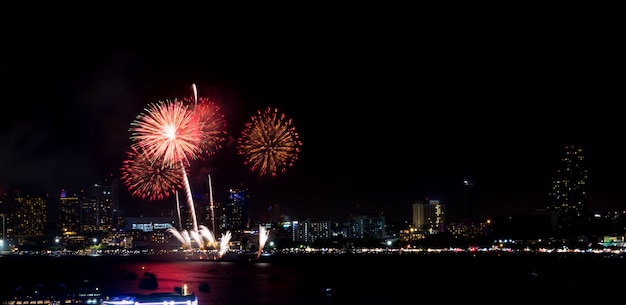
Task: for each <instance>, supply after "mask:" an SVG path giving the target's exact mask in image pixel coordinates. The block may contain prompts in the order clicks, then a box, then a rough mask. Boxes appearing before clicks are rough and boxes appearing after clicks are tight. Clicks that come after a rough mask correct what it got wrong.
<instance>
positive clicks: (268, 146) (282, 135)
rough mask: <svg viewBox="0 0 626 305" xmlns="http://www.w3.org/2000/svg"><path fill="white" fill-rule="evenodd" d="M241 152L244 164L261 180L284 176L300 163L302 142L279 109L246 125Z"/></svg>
mask: <svg viewBox="0 0 626 305" xmlns="http://www.w3.org/2000/svg"><path fill="white" fill-rule="evenodd" d="M238 141H239V143H238V147H237V151H238V153H239V154H240V155H243V156H244V158H245V160H244V164H246V165H249V166H250V169H251V170H252V171H257V172H258V173H259V174H260V175H261V176H266V175H271V176H272V177H275V176H276V175H277V174H278V173H284V172H285V171H286V170H287V168H289V167H292V166H293V165H294V162H295V161H296V160H297V159H298V154H299V153H300V147H301V146H302V142H301V141H300V136H299V135H298V133H297V132H296V129H295V127H294V126H293V124H292V120H291V119H290V118H289V119H288V118H287V117H286V115H285V114H284V113H280V112H279V111H278V109H276V108H274V109H273V110H272V109H271V108H267V109H265V110H264V111H260V110H259V111H258V115H256V116H252V119H251V121H250V122H248V123H246V124H245V128H244V130H243V131H242V136H241V137H240V138H239V139H238Z"/></svg>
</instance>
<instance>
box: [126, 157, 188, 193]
mask: <svg viewBox="0 0 626 305" xmlns="http://www.w3.org/2000/svg"><path fill="white" fill-rule="evenodd" d="M126 155H127V159H125V160H124V161H123V162H122V168H121V169H120V170H121V172H122V174H121V180H122V181H123V182H124V184H125V185H126V186H127V187H128V190H129V191H131V195H132V196H135V197H140V198H141V199H146V198H147V199H148V200H150V201H154V200H162V199H164V198H168V197H169V196H170V195H172V194H174V192H176V190H177V189H180V188H182V185H183V178H182V175H181V170H182V169H181V168H180V166H179V165H177V164H165V163H163V162H162V161H161V160H160V159H156V160H154V159H151V158H149V157H148V155H146V154H145V153H143V152H142V151H140V150H138V149H137V147H131V150H129V151H127V152H126Z"/></svg>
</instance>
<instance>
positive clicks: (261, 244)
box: [256, 225, 270, 258]
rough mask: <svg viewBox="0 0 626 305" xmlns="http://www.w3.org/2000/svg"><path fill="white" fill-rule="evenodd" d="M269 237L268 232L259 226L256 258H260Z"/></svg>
mask: <svg viewBox="0 0 626 305" xmlns="http://www.w3.org/2000/svg"><path fill="white" fill-rule="evenodd" d="M269 236H270V232H269V231H268V230H267V229H266V228H265V227H264V226H262V225H259V251H258V252H257V255H256V257H257V258H259V257H261V252H263V247H265V243H267V239H268V238H269Z"/></svg>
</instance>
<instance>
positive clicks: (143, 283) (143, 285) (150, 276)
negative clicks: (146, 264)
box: [139, 272, 159, 290]
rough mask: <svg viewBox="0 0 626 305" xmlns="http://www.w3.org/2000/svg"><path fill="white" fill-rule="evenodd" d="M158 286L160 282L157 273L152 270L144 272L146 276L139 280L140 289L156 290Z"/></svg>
mask: <svg viewBox="0 0 626 305" xmlns="http://www.w3.org/2000/svg"><path fill="white" fill-rule="evenodd" d="M158 288H159V282H158V281H157V278H156V275H155V274H154V273H150V272H146V273H144V277H143V278H142V279H141V280H140V281H139V289H145V290H156V289H158Z"/></svg>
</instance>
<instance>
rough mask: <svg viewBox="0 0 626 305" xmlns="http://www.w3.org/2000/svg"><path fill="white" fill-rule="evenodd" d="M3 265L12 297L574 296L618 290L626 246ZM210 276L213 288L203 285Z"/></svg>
mask: <svg viewBox="0 0 626 305" xmlns="http://www.w3.org/2000/svg"><path fill="white" fill-rule="evenodd" d="M0 266H1V267H2V270H3V281H2V282H3V283H5V284H4V285H3V288H2V291H1V296H2V299H3V300H6V299H9V298H11V297H13V295H14V293H15V289H16V288H17V287H22V288H24V290H29V289H32V288H33V287H35V286H36V285H38V284H41V286H42V287H48V288H47V289H52V288H53V287H57V286H58V284H61V283H62V284H64V285H65V286H66V287H73V286H77V285H82V284H85V283H89V284H91V285H96V286H98V287H100V289H101V291H102V293H103V295H115V294H125V293H142V294H148V293H153V292H173V291H174V290H175V289H177V288H178V287H181V288H182V287H184V285H186V287H187V290H188V292H189V293H194V294H196V295H197V296H198V300H199V305H215V304H220V305H242V304H274V305H282V304H364V305H365V304H403V303H406V301H407V300H411V299H414V300H416V301H417V300H422V299H424V298H426V297H429V298H440V299H441V300H442V301H472V300H489V299H494V298H497V299H500V300H502V299H503V298H509V299H510V300H522V299H523V300H537V301H538V300H553V301H557V300H560V301H572V300H579V299H580V298H581V297H585V296H594V295H599V294H602V293H603V292H606V291H619V289H620V288H621V285H622V283H621V281H620V280H619V279H620V278H622V276H623V274H624V272H626V268H625V266H626V264H625V263H624V259H623V258H622V257H621V256H619V255H592V254H567V255H562V254H545V253H544V254H541V253H532V254H495V253H459V254H454V253H450V254H414V255H413V254H412V255H399V254H393V255H384V254H381V255H341V256H307V255H294V256H281V257H272V258H268V259H261V260H259V261H211V260H184V259H181V260H178V259H173V258H165V257H158V256H145V257H115V256H79V257H73V256H68V257H50V256H31V257H21V256H8V257H0ZM9 270H14V271H9ZM146 272H148V273H149V274H154V275H155V276H156V278H157V280H158V288H156V289H153V290H146V289H140V288H139V284H138V283H139V281H140V280H141V279H142V278H143V276H144V274H145V273H146ZM129 274H135V275H137V277H136V278H133V277H129V276H128V275H129ZM7 284H8V285H7ZM203 284H204V285H205V287H207V286H208V287H209V290H208V291H201V289H200V288H201V285H203Z"/></svg>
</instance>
